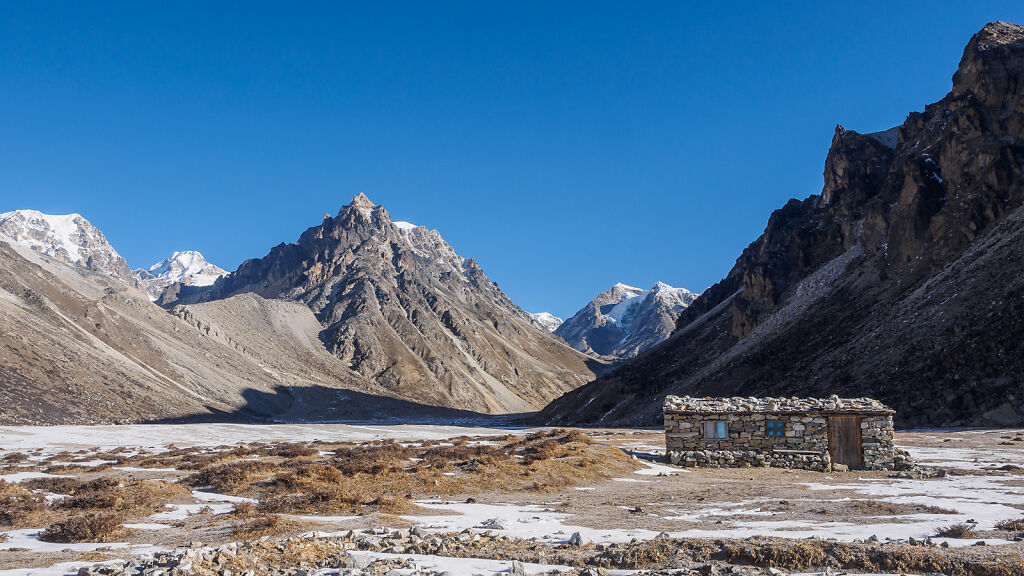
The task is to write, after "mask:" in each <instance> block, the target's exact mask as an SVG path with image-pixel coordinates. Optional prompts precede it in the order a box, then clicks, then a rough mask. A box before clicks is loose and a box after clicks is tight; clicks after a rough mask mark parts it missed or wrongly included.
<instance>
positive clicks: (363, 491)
mask: <svg viewBox="0 0 1024 576" xmlns="http://www.w3.org/2000/svg"><path fill="white" fill-rule="evenodd" d="M584 435H585V436H584ZM896 442H897V445H898V446H900V447H902V448H904V449H906V450H908V451H909V452H910V453H911V454H912V455H913V456H914V457H915V459H916V460H917V461H918V463H919V464H920V465H922V469H921V470H920V471H918V472H916V473H913V474H896V473H892V472H864V471H853V472H848V473H830V474H823V473H817V472H809V471H797V470H782V469H750V468H747V469H717V470H712V469H686V468H679V467H673V466H668V465H665V464H662V463H660V462H658V461H657V458H658V456H660V454H661V453H662V452H663V437H662V434H661V433H660V431H657V430H644V429H636V430H628V429H610V430H580V431H578V432H577V431H566V430H558V431H556V430H549V429H543V430H523V429H514V430H511V429H510V430H506V429H494V428H471V427H459V426H378V425H365V426H359V425H342V424H309V425H303V424H280V425H240V424H192V425H134V426H60V427H16V426H15V427H0V481H3V483H2V484H0V506H3V508H0V576H15V575H17V576H22V575H25V574H46V575H51V574H65V573H76V572H77V570H78V568H79V567H81V566H84V565H92V564H95V563H102V562H108V563H109V562H116V561H118V560H126V559H131V558H136V557H141V558H144V559H146V558H148V559H153V558H160V557H161V554H165V553H166V552H167V551H170V550H175V549H180V547H188V546H191V547H192V549H195V550H200V551H210V550H212V551H214V552H213V553H211V554H207V555H208V556H210V557H211V558H210V559H208V561H210V562H213V564H211V565H210V566H209V569H210V571H209V572H204V571H203V570H206V569H207V567H201V566H200V564H201V563H202V562H206V561H207V560H203V558H205V557H204V556H202V554H200V556H199V557H198V559H197V560H196V561H195V562H194V564H195V567H194V568H193V570H194V571H195V573H204V574H206V573H209V574H218V575H219V576H242V575H243V574H245V573H246V572H251V573H252V575H255V574H259V573H263V572H265V573H282V574H287V573H288V568H287V566H288V565H289V564H293V566H292V569H293V570H294V569H298V568H299V566H300V565H302V566H306V568H307V570H306V572H307V573H308V574H314V573H316V574H324V575H326V574H334V573H349V572H351V570H354V569H356V568H353V566H355V567H357V568H358V570H359V571H360V572H361V573H380V574H388V573H391V572H394V571H395V570H398V571H399V572H394V575H393V576H398V575H399V574H406V573H408V574H411V573H414V572H415V571H417V570H418V571H420V572H423V573H439V572H449V573H452V574H458V573H465V574H492V573H499V572H503V571H504V572H509V571H513V566H512V564H511V561H512V560H520V561H522V562H523V564H521V565H517V566H516V567H515V570H516V571H523V572H525V573H531V574H532V573H541V572H548V571H553V570H561V571H565V572H568V573H579V572H580V570H582V569H588V568H593V569H595V570H596V569H597V568H598V567H601V568H607V569H610V570H612V571H615V570H623V571H628V570H635V569H640V570H644V569H647V570H655V569H658V570H665V569H673V568H675V569H683V570H694V572H693V573H701V572H700V571H701V570H704V569H705V567H706V566H711V565H713V566H715V567H716V569H719V570H733V569H735V570H748V572H736V573H743V574H747V573H749V574H761V573H764V574H767V573H769V572H767V569H768V566H769V565H773V566H778V567H780V568H783V569H784V570H785V572H786V573H821V572H824V571H825V570H826V569H829V568H830V567H831V568H832V569H835V570H837V571H838V570H847V571H848V573H899V572H906V573H919V574H924V573H927V572H929V571H930V572H941V571H942V570H946V571H948V573H951V574H952V573H956V571H957V570H958V569H960V570H967V571H966V572H963V573H965V574H1015V573H1021V572H1019V571H1018V572H1015V570H1018V569H1019V568H1020V567H1021V564H1020V562H1021V555H1022V554H1024V544H1022V543H1021V542H1020V538H1021V536H1022V533H1024V520H1022V519H1024V471H1022V468H1024V433H1022V432H1021V431H1016V430H960V431H914V432H901V433H897V438H896ZM634 456H635V457H634ZM90 515H91V517H97V516H103V517H105V518H107V519H108V521H107V524H110V522H113V525H112V526H111V525H107V526H105V527H102V528H97V529H96V530H97V531H96V532H95V533H94V534H87V535H86V537H82V535H78V536H75V537H73V538H70V539H71V540H76V541H73V542H67V541H66V540H68V539H69V538H63V540H65V541H44V538H45V539H49V540H54V539H57V540H61V539H62V538H61V537H60V536H59V535H58V536H57V537H56V538H55V537H54V536H52V535H51V536H49V537H42V538H41V533H42V531H43V530H44V529H45V528H46V527H47V526H53V525H55V524H60V523H61V522H62V521H65V520H68V519H71V518H79V517H83V518H84V517H90ZM110 518H113V520H110ZM1014 520H1022V521H1021V522H1019V523H1017V524H1013V523H1012V521H1014ZM957 525H962V527H961V530H959V531H953V532H952V533H950V535H948V536H945V537H940V536H938V534H940V533H944V530H945V529H947V528H949V527H951V526H957ZM413 528H415V531H414V534H409V533H408V532H401V531H402V530H406V531H408V530H410V529H413ZM75 529H80V526H78V525H77V524H76V525H75V526H70V527H68V530H71V531H73V530H75ZM396 530H397V531H399V532H398V533H395V531H396ZM51 532H57V531H55V530H53V529H51ZM576 534H578V540H577V539H576V538H575V537H574V535H576ZM297 536H301V538H298V539H293V540H286V539H288V538H295V537H297ZM392 536H394V538H391V537H392ZM389 538H391V539H390V540H389ZM261 539H262V540H261ZM243 541H249V542H254V541H255V542H262V543H263V544H262V545H263V546H264V548H266V549H267V550H268V552H267V553H266V554H267V555H269V556H266V557H263V556H260V560H259V562H260V563H257V564H255V565H253V566H255V567H253V566H249V567H248V568H247V569H243V568H245V566H243V567H242V568H236V571H235V572H232V570H231V569H230V568H228V567H225V566H227V564H224V562H221V561H219V560H216V557H217V555H216V551H217V550H222V549H223V546H224V545H225V544H228V543H231V542H243ZM282 541H285V542H287V543H288V544H287V545H275V546H276V547H274V546H270V545H267V544H266V543H267V542H271V543H274V542H282ZM570 541H571V543H570ZM289 546H290V547H295V546H302V547H304V548H303V553H302V554H298V555H295V554H292V553H291V552H282V551H281V550H278V548H281V549H286V550H287V549H289V548H288V547H289ZM808 546H810V548H813V549H809V548H807V547H808ZM313 549H315V550H316V551H317V552H310V550H313ZM246 554H249V555H250V556H252V557H253V558H255V557H256V556H255V554H256V553H255V552H253V553H246ZM246 554H243V553H237V556H238V557H242V556H245V555H246ZM282 554H284V555H285V556H287V557H285V556H281V555H282ZM318 554H319V557H318V556H317V555H318ZM332 554H333V555H334V556H331V555H332ZM275 555H277V556H275ZM232 558H235V556H234V555H233V556H232ZM151 561H152V560H151ZM235 561H236V560H234V559H233V560H232V562H235ZM238 561H239V562H240V560H238ZM218 562H219V563H218ZM225 562H226V561H225ZM844 562H845V564H844ZM282 563H283V564H284V565H285V568H283V569H282V568H280V566H281V565H282ZM303 563H304V564H303ZM332 564H334V565H335V566H332ZM113 565H114V566H121V564H116V563H115V564H113ZM192 565H193V562H191V561H190V562H189V566H192ZM346 565H347V566H348V567H349V569H350V570H349V572H346V569H345V568H344V566H346ZM273 566H277V567H278V568H275V569H280V570H283V571H279V572H273V570H272V569H271V567H273ZM958 566H959V567H960V568H957V567H958ZM167 570H168V568H166V567H164V568H163V569H161V570H160V571H159V573H161V574H162V573H164V572H166V571H167ZM225 571H226V572H225ZM402 571H404V572H402ZM180 572H181V573H187V571H183V570H180ZM156 573H157V572H154V571H151V573H150V575H149V576H153V574H156ZM292 573H294V571H293V572H292ZM683 573H684V574H685V573H688V572H685V571H684V572H683ZM720 573H723V574H728V573H729V572H728V571H723V572H720ZM837 573H838V572H837ZM300 576H301V575H300Z"/></svg>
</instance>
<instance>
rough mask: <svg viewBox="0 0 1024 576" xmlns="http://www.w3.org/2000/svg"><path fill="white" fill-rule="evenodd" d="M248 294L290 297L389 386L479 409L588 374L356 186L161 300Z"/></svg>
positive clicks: (342, 352) (539, 399) (433, 238)
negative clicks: (317, 218)
mask: <svg viewBox="0 0 1024 576" xmlns="http://www.w3.org/2000/svg"><path fill="white" fill-rule="evenodd" d="M246 293H253V294H259V295H261V296H263V297H265V298H283V299H289V300H294V301H297V302H301V303H303V304H305V305H306V306H308V307H309V309H310V310H312V311H313V313H314V314H315V315H316V318H317V320H318V321H319V323H320V325H321V327H322V332H321V333H320V335H319V337H320V340H321V341H322V342H323V343H324V345H325V346H326V347H327V350H329V351H330V352H331V353H332V354H334V356H336V357H337V358H338V359H339V360H340V361H341V362H342V363H343V364H344V365H345V366H347V367H350V368H351V369H352V370H354V371H355V372H358V373H359V374H361V375H362V376H364V377H365V378H367V379H370V380H372V381H374V382H376V383H378V384H379V385H380V386H381V387H383V388H385V389H387V390H390V391H392V392H393V393H395V394H396V395H400V396H410V397H415V398H417V399H419V400H420V401H421V402H423V403H425V404H431V405H437V406H446V407H449V408H458V409H467V410H473V411H476V412H486V413H508V412H524V411H530V410H535V409H538V408H540V407H542V406H543V405H544V404H545V403H546V402H548V401H550V400H551V399H552V398H555V397H556V396H558V395H559V394H562V393H564V392H566V391H568V390H571V389H572V388H575V387H576V386H579V385H580V384H583V383H584V382H586V381H588V380H589V379H591V378H592V377H593V372H592V371H591V369H590V367H589V366H588V362H589V361H590V360H589V359H588V358H586V357H585V356H584V355H583V354H581V353H579V352H577V351H575V350H573V349H572V348H570V347H569V346H566V345H565V344H564V343H563V342H561V341H560V340H558V339H557V338H555V337H553V336H551V335H550V334H548V333H547V332H546V331H545V330H543V329H541V328H540V327H539V326H538V325H536V323H535V322H534V321H533V320H532V318H531V317H530V315H529V314H527V313H526V312H524V311H523V310H522V309H520V308H519V307H518V306H516V305H515V304H513V303H512V301H511V300H509V298H508V297H507V296H506V295H505V294H504V293H503V292H502V291H501V290H500V289H499V288H498V286H497V285H496V284H495V283H493V282H491V281H490V280H489V279H488V278H487V276H485V275H484V272H483V270H482V269H481V268H480V266H478V265H477V263H476V262H475V261H473V260H472V259H466V258H462V257H460V256H459V255H458V254H456V253H455V251H454V249H452V247H451V246H450V245H448V243H447V242H445V241H444V240H443V239H442V238H441V236H440V234H438V233H437V232H436V231H433V230H428V229H427V228H424V227H417V226H414V225H411V224H408V223H393V222H392V221H391V217H390V215H389V214H388V212H387V211H386V210H385V209H384V208H383V207H380V206H375V205H374V204H373V203H372V202H370V200H369V199H368V198H366V196H364V195H362V194H360V195H359V196H357V197H355V198H354V199H353V200H352V203H351V204H349V205H348V206H344V207H343V208H342V209H341V211H340V212H339V213H338V215H337V216H335V217H331V216H329V215H328V216H325V217H324V220H323V222H322V223H321V224H320V225H318V226H314V227H312V228H310V229H309V230H307V231H306V232H305V233H303V234H302V236H301V237H300V238H299V240H298V241H297V242H296V243H294V244H281V245H279V246H276V247H274V248H273V249H272V250H271V251H270V253H269V254H268V255H267V256H265V257H263V258H260V259H255V260H248V261H246V262H244V263H243V264H242V265H241V266H240V267H239V268H238V270H236V271H235V272H233V273H232V274H231V275H229V276H227V277H225V278H221V279H219V280H218V281H217V282H216V284H214V285H213V286H211V287H210V288H208V289H195V288H191V289H189V288H185V287H181V288H180V290H179V291H178V292H177V293H175V290H174V288H173V287H172V288H171V289H170V290H169V292H168V293H167V294H165V295H164V297H163V299H162V300H161V304H162V305H164V306H169V307H170V306H174V305H176V304H178V303H181V302H199V301H206V302H213V301H217V300H220V299H223V298H228V297H231V296H235V295H239V294H246Z"/></svg>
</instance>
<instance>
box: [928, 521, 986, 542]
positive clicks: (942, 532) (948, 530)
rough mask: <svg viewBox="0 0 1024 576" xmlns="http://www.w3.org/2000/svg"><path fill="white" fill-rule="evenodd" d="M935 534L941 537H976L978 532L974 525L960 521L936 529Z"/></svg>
mask: <svg viewBox="0 0 1024 576" xmlns="http://www.w3.org/2000/svg"><path fill="white" fill-rule="evenodd" d="M935 535H936V536H938V537H939V538H974V537H976V536H977V535H978V532H977V531H976V530H975V529H974V526H972V525H970V524H966V523H963V522H960V523H958V524H950V525H949V526H945V527H943V528H939V529H938V530H936V531H935Z"/></svg>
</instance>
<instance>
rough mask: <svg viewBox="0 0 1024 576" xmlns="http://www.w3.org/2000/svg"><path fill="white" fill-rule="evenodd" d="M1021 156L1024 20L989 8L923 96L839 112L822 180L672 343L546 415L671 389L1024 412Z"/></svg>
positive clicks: (653, 408)
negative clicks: (887, 107)
mask: <svg viewBox="0 0 1024 576" xmlns="http://www.w3.org/2000/svg"><path fill="white" fill-rule="evenodd" d="M1022 166H1024V28H1022V27H1021V26H1017V25H1014V24H1008V23H1005V22H995V23H992V24H989V25H987V26H985V28H984V29H982V30H981V31H980V32H978V33H977V34H976V35H975V36H974V37H973V38H972V39H971V41H970V42H969V44H968V45H967V48H966V49H965V51H964V55H963V58H962V60H961V62H960V66H959V68H958V69H957V71H956V73H955V74H954V76H953V89H952V91H951V92H950V93H949V94H948V95H947V96H946V97H945V98H943V99H942V100H940V101H939V102H936V103H934V104H931V105H929V106H926V107H925V110H924V112H920V113H918V112H915V113H911V114H910V115H909V116H908V117H907V120H906V121H905V122H904V123H903V124H902V125H901V126H899V127H897V128H894V129H893V130H889V131H886V132H881V133H876V134H859V133H856V132H853V131H851V130H846V129H844V128H842V127H837V128H836V131H835V135H834V137H833V140H832V147H831V149H830V151H829V153H828V157H827V159H826V161H825V170H824V188H823V189H822V192H821V194H820V195H813V196H810V197H809V198H807V199H806V200H803V201H799V200H791V201H789V202H788V203H787V204H786V205H785V206H784V207H782V208H781V209H779V210H777V211H776V212H775V213H773V214H772V216H771V218H770V219H769V221H768V225H767V227H766V229H765V231H764V233H763V234H762V235H761V236H760V237H759V238H758V239H757V240H756V241H754V242H753V243H752V244H751V245H750V246H749V247H747V249H746V250H744V251H743V253H742V254H741V255H740V257H739V258H738V259H737V261H736V264H735V266H734V267H733V269H732V270H731V271H730V272H729V274H728V275H727V276H726V277H725V278H724V279H723V280H722V281H720V282H719V283H718V284H716V285H714V286H713V287H711V288H710V289H708V290H707V291H705V292H704V293H703V294H702V295H701V296H700V298H698V299H697V300H696V301H695V302H694V303H693V304H692V305H691V306H690V307H688V308H687V309H686V310H685V311H684V312H683V313H682V314H681V315H680V317H679V320H678V322H677V327H676V330H675V332H674V333H673V335H672V337H670V338H669V339H668V340H667V341H666V342H665V343H664V344H662V345H661V346H658V347H655V348H654V349H652V350H650V351H649V352H647V353H646V354H643V355H641V356H640V357H639V358H637V359H636V360H635V361H633V362H631V363H629V364H627V365H625V366H623V367H621V368H620V369H619V370H617V371H615V372H613V373H611V374H609V375H608V376H607V377H605V378H602V379H600V380H598V381H596V382H594V383H592V384H589V385H587V386H585V387H583V388H581V389H579V390H576V391H574V392H572V393H570V394H569V395H567V396H566V397H563V398H561V399H559V400H558V401H556V402H554V403H552V405H551V406H549V407H548V408H547V409H546V410H545V412H544V415H543V416H544V417H545V418H546V419H547V420H548V421H557V422H568V421H574V422H595V423H596V422H603V423H611V422H616V423H627V422H628V423H646V424H654V423H656V422H657V421H658V417H659V409H660V404H661V402H660V399H661V398H663V397H664V396H665V394H667V393H673V394H688V395H693V396H707V395H714V396H724V395H784V396H791V395H800V396H828V395H830V394H833V393H836V394H839V395H843V396H871V397H875V398H879V399H880V400H883V401H884V402H885V403H886V404H889V405H891V406H892V407H894V408H895V409H896V410H897V417H896V418H897V422H898V423H900V424H902V425H913V424H917V425H980V424H991V425H1019V424H1022V423H1024V395H1021V394H1020V389H1021V384H1022V380H1021V378H1022V375H1024V338H1022V336H1024V315H1022V314H1021V312H1024V304H1022V302H1024V300H1022V298H1024V213H1022V210H1021V206H1022V203H1024V172H1022ZM584 405H586V406H587V408H586V409H583V410H580V409H578V407H579V406H584Z"/></svg>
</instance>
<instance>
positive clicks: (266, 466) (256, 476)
mask: <svg viewBox="0 0 1024 576" xmlns="http://www.w3.org/2000/svg"><path fill="white" fill-rule="evenodd" d="M278 469H279V467H278V465H277V464H274V463H272V462H267V461H264V460H237V461H234V462H229V463H213V464H210V465H208V466H206V467H203V468H201V469H200V470H199V471H198V472H196V473H195V474H192V475H191V476H189V477H188V478H187V479H186V480H185V481H186V482H187V483H188V484H191V485H193V486H200V487H206V486H209V487H211V488H213V489H214V491H216V492H221V493H224V494H239V493H240V492H242V491H244V490H245V489H247V488H249V487H250V486H251V485H252V484H254V483H256V482H261V481H263V480H266V479H267V478H268V477H269V476H270V475H271V474H273V473H274V472H276V471H277V470H278Z"/></svg>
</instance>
